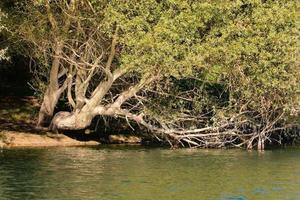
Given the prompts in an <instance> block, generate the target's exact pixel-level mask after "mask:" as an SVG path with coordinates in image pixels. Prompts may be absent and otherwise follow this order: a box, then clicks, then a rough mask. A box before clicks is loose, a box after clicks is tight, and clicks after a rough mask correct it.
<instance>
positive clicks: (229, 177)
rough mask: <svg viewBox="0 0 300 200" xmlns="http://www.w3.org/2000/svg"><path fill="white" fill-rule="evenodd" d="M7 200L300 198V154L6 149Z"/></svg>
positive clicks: (0, 162)
mask: <svg viewBox="0 0 300 200" xmlns="http://www.w3.org/2000/svg"><path fill="white" fill-rule="evenodd" d="M0 199H1V200H2V199H30V200H34V199H221V200H223V199H224V200H225V199H241V200H243V199H300V150H299V149H287V150H273V151H265V152H264V153H263V154H260V153H258V152H256V151H253V152H246V151H242V150H189V149H181V150H169V149H147V148H141V147H105V146H104V147H100V148H95V147H93V148H87V147H85V148H83V147H82V148H81V147H76V148H75V147H74V148H48V149H11V150H0Z"/></svg>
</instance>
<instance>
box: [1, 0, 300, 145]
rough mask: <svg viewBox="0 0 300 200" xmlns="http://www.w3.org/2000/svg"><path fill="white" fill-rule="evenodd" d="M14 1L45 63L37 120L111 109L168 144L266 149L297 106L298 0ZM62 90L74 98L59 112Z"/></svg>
mask: <svg viewBox="0 0 300 200" xmlns="http://www.w3.org/2000/svg"><path fill="white" fill-rule="evenodd" d="M6 10H7V13H8V14H9V15H10V17H9V19H8V20H7V21H6V24H7V26H8V27H9V28H10V30H11V32H12V33H13V35H12V37H14V38H15V39H16V40H18V41H22V47H23V48H20V50H22V49H25V51H23V52H24V53H26V54H28V55H29V56H30V57H32V58H33V59H35V60H36V62H37V63H38V65H37V68H36V75H37V76H36V80H37V85H42V86H43V85H44V86H43V87H42V88H44V92H43V94H44V100H43V104H42V106H41V110H40V114H39V120H38V124H39V125H43V123H44V122H45V119H47V118H49V119H51V128H53V129H71V130H75V129H83V128H86V127H88V126H89V125H90V124H91V121H92V119H93V118H94V117H95V116H97V115H101V116H115V117H121V118H125V119H127V120H128V121H135V122H136V123H138V124H140V125H142V126H144V127H145V128H147V129H148V130H149V131H150V132H151V133H152V135H153V136H155V137H158V138H162V139H164V140H165V141H169V142H170V143H171V144H176V143H178V144H181V145H185V144H188V145H191V146H192V145H193V146H206V147H207V146H210V147H211V146H212V147H221V146H224V145H227V144H233V145H235V144H238V145H239V146H242V145H246V146H247V147H248V148H252V146H253V145H256V146H257V147H258V148H259V149H262V148H264V146H263V145H264V143H265V141H266V140H267V139H268V138H269V137H270V135H271V134H272V133H275V132H276V130H278V129H281V128H283V127H285V126H286V125H287V123H286V121H285V120H286V119H288V118H289V117H290V116H291V115H293V116H294V117H296V118H297V117H298V113H299V78H300V75H299V73H300V70H299V60H298V57H299V56H298V55H299V22H297V11H298V10H299V5H297V3H296V2H294V1H292V0H290V1H289V0H285V1H263V0H243V1H234V2H233V1H229V0H228V1H213V2H212V1H209V0H201V1H189V0H162V1H158V0H132V1H124V0H113V1H105V0H102V1H96V0H89V1H78V0H71V1H47V0H41V1H38V2H37V1H31V0H27V1H15V2H14V3H13V4H12V5H11V7H10V8H8V7H7V6H6ZM24 47H25V48H24ZM29 49H30V50H29ZM41 75H42V77H44V78H40V77H41ZM45 80H46V81H45ZM45 83H46V84H45ZM64 97H65V98H66V99H67V102H68V105H69V110H68V111H61V112H58V113H56V114H55V116H54V117H53V114H54V109H55V107H56V105H57V103H58V101H59V99H61V98H64ZM162 109H163V111H161V110H162ZM52 117H53V118H52Z"/></svg>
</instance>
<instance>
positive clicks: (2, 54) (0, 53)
mask: <svg viewBox="0 0 300 200" xmlns="http://www.w3.org/2000/svg"><path fill="white" fill-rule="evenodd" d="M3 17H5V15H4V13H3V12H2V11H1V9H0V35H1V33H2V31H3V29H5V27H4V25H3V24H2V18H3ZM6 51H7V49H6V48H2V47H0V60H3V59H7V56H6Z"/></svg>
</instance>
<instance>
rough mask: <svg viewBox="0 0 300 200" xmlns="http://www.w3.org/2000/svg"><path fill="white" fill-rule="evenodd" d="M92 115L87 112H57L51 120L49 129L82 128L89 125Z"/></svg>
mask: <svg viewBox="0 0 300 200" xmlns="http://www.w3.org/2000/svg"><path fill="white" fill-rule="evenodd" d="M93 117H94V116H93V115H92V114H91V113H89V112H81V113H70V112H59V113H57V114H56V115H55V116H54V117H53V120H52V122H51V125H50V129H51V130H82V129H84V128H86V127H88V126H90V124H91V122H92V119H93Z"/></svg>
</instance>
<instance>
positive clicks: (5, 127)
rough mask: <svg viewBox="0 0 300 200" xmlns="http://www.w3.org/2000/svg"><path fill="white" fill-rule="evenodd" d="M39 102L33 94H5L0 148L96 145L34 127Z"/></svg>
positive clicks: (0, 112)
mask: <svg viewBox="0 0 300 200" xmlns="http://www.w3.org/2000/svg"><path fill="white" fill-rule="evenodd" d="M38 108H39V104H38V101H37V99H36V98H34V97H33V96H25V97H17V96H6V97H2V98H1V100H0V148H11V147H50V146H86V145H98V144H99V142H97V141H79V140H76V139H73V138H71V137H68V136H66V135H64V134H56V133H51V132H49V131H48V130H46V129H45V130H44V129H37V128H36V127H35V116H36V113H37V110H38Z"/></svg>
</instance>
